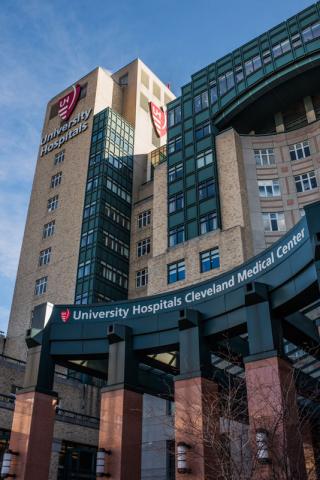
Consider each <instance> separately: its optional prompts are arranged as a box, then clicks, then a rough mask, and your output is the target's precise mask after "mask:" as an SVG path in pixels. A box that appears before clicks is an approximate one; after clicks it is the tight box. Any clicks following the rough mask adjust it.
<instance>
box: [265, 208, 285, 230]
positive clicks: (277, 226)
mask: <svg viewBox="0 0 320 480" xmlns="http://www.w3.org/2000/svg"><path fill="white" fill-rule="evenodd" d="M262 218H263V225H264V230H265V231H266V232H277V231H279V232H280V231H281V232H284V231H285V230H286V224H285V220H284V213H280V212H277V213H273V212H272V213H271V212H268V213H263V214H262Z"/></svg>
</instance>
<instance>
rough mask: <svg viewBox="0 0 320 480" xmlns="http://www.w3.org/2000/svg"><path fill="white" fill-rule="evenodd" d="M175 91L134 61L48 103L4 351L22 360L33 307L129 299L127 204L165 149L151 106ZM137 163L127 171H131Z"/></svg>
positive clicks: (97, 71) (85, 81) (90, 77)
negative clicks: (152, 159) (154, 156)
mask: <svg viewBox="0 0 320 480" xmlns="http://www.w3.org/2000/svg"><path fill="white" fill-rule="evenodd" d="M173 99H174V95H173V94H172V92H171V91H170V90H169V89H168V88H167V87H166V86H165V85H164V84H163V83H162V82H161V81H160V80H159V79H158V78H157V77H156V75H155V74H154V73H152V72H151V70H150V69H149V68H148V67H147V66H146V65H144V64H143V62H141V60H139V59H137V60H134V61H133V62H132V63H130V64H129V65H127V66H125V67H123V68H122V69H121V70H119V71H118V72H116V73H114V74H110V73H109V72H107V71H106V70H104V69H102V68H100V67H98V68H96V69H95V70H93V71H92V72H90V73H89V74H88V75H86V76H85V77H83V78H81V79H80V80H79V81H78V82H75V84H74V87H73V88H72V87H68V88H67V89H66V90H64V91H62V92H60V93H59V94H58V95H57V96H55V97H54V98H53V99H52V100H50V102H49V103H48V106H47V110H46V115H45V120H44V125H43V130H42V135H41V139H40V146H39V154H38V160H37V165H36V171H35V176H34V181H33V187H32V193H31V199H30V205H29V210H28V216H27V221H26V226H25V232H24V238H23V244H22V249H21V255H20V261H19V268H18V273H17V279H16V285H15V290H14V297H13V302H12V309H11V314H10V320H9V328H8V338H7V342H6V349H5V353H6V354H7V355H8V356H12V357H15V358H22V359H23V358H24V357H25V354H26V349H25V347H24V338H25V334H26V330H27V328H28V327H29V325H30V321H31V318H32V315H33V310H34V308H35V307H36V306H37V305H39V304H41V303H43V302H46V301H49V302H52V303H68V302H72V303H73V302H76V303H95V302H99V301H108V300H117V299H123V298H126V297H127V294H128V277H129V246H130V223H131V204H132V195H133V192H134V189H135V185H137V184H138V183H142V182H143V181H146V180H147V178H148V177H150V175H151V166H150V164H149V165H148V162H147V154H148V153H149V152H150V151H151V150H153V149H155V148H156V147H159V146H160V145H163V144H164V143H165V142H166V137H165V136H163V137H161V138H160V137H158V136H157V135H156V132H155V129H154V127H153V124H152V117H151V115H150V102H152V103H153V104H155V105H156V106H157V107H159V108H160V107H163V106H164V105H165V104H166V103H168V102H169V101H171V100H173ZM133 167H134V168H133Z"/></svg>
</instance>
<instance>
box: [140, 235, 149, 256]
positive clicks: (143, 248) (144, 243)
mask: <svg viewBox="0 0 320 480" xmlns="http://www.w3.org/2000/svg"><path fill="white" fill-rule="evenodd" d="M150 249H151V240H150V238H144V239H143V240H140V241H139V242H138V243H137V256H138V257H143V256H144V255H148V253H150Z"/></svg>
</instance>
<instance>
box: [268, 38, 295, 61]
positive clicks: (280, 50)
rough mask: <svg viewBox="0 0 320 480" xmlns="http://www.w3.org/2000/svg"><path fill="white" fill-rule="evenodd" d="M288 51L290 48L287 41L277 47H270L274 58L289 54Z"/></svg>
mask: <svg viewBox="0 0 320 480" xmlns="http://www.w3.org/2000/svg"><path fill="white" fill-rule="evenodd" d="M290 50H291V46H290V41H289V39H287V40H284V41H283V42H281V43H278V44H277V45H274V46H273V47H272V52H273V56H274V57H275V58H277V57H280V56H281V55H284V54H285V53H287V52H289V51H290Z"/></svg>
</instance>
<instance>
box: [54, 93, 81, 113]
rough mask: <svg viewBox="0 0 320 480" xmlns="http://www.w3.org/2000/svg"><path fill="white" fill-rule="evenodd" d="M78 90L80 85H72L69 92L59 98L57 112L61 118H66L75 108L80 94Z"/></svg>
mask: <svg viewBox="0 0 320 480" xmlns="http://www.w3.org/2000/svg"><path fill="white" fill-rule="evenodd" d="M80 91H81V87H80V85H76V86H73V87H72V91H71V92H70V93H67V95H65V96H64V97H63V98H60V100H59V110H58V113H59V115H60V117H61V118H62V120H68V118H69V117H70V115H71V113H72V112H73V110H74V109H75V106H76V105H77V101H78V99H79V96H80Z"/></svg>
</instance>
